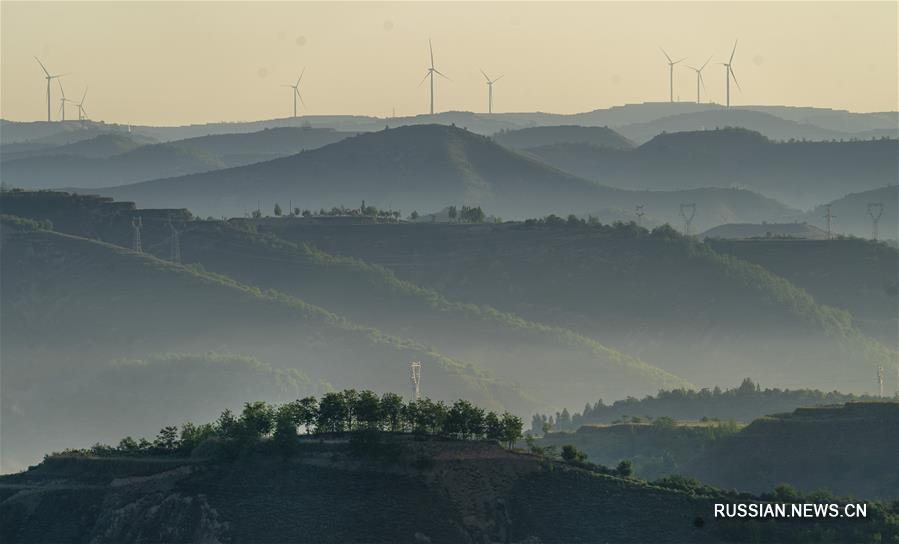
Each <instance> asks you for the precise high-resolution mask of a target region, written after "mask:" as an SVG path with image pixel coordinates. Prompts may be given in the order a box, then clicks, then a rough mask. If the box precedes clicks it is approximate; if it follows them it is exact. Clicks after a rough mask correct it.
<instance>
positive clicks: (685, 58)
mask: <svg viewBox="0 0 899 544" xmlns="http://www.w3.org/2000/svg"><path fill="white" fill-rule="evenodd" d="M687 58H689V57H684V58H682V59H680V60H677V61H674V62H672V63H671V64H677V63H678V62H684V61H685V60H687Z"/></svg>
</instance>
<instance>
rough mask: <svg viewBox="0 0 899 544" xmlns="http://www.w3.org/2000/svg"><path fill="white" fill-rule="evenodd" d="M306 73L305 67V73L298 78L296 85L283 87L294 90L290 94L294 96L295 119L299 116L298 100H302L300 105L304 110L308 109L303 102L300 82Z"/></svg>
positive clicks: (301, 73)
mask: <svg viewBox="0 0 899 544" xmlns="http://www.w3.org/2000/svg"><path fill="white" fill-rule="evenodd" d="M305 73H306V68H305V67H304V68H303V71H302V72H300V77H298V78H297V82H296V83H294V84H293V85H283V87H290V88H291V89H293V92H292V93H290V94H292V95H293V116H294V117H296V116H297V98H299V99H300V103H301V104H302V105H303V107H304V108H305V107H306V103H305V102H303V95H301V94H300V82H301V81H303V74H305Z"/></svg>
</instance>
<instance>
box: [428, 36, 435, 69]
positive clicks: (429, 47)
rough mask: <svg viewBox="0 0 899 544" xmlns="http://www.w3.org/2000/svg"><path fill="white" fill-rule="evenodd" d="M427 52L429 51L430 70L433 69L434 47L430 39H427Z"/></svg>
mask: <svg viewBox="0 0 899 544" xmlns="http://www.w3.org/2000/svg"><path fill="white" fill-rule="evenodd" d="M428 50H430V51H431V68H433V67H434V46H433V45H432V44H431V38H428Z"/></svg>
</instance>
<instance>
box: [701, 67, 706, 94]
mask: <svg viewBox="0 0 899 544" xmlns="http://www.w3.org/2000/svg"><path fill="white" fill-rule="evenodd" d="M699 82H700V83H702V90H703V91H705V93H706V94H708V91H706V90H705V79H704V78H703V77H702V70H700V71H699Z"/></svg>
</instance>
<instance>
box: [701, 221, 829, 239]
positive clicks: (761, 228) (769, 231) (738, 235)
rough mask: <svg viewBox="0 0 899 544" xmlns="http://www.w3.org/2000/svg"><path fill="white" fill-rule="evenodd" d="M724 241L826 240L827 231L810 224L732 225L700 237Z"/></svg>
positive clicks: (710, 230)
mask: <svg viewBox="0 0 899 544" xmlns="http://www.w3.org/2000/svg"><path fill="white" fill-rule="evenodd" d="M699 237H700V238H712V239H723V240H752V239H762V238H764V239H777V240H824V239H826V238H827V231H824V230H821V229H819V228H818V227H815V226H812V225H809V224H808V223H730V224H727V225H718V226H717V227H715V228H711V229H709V230H707V231H705V232H703V233H702V234H700V235H699Z"/></svg>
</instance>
